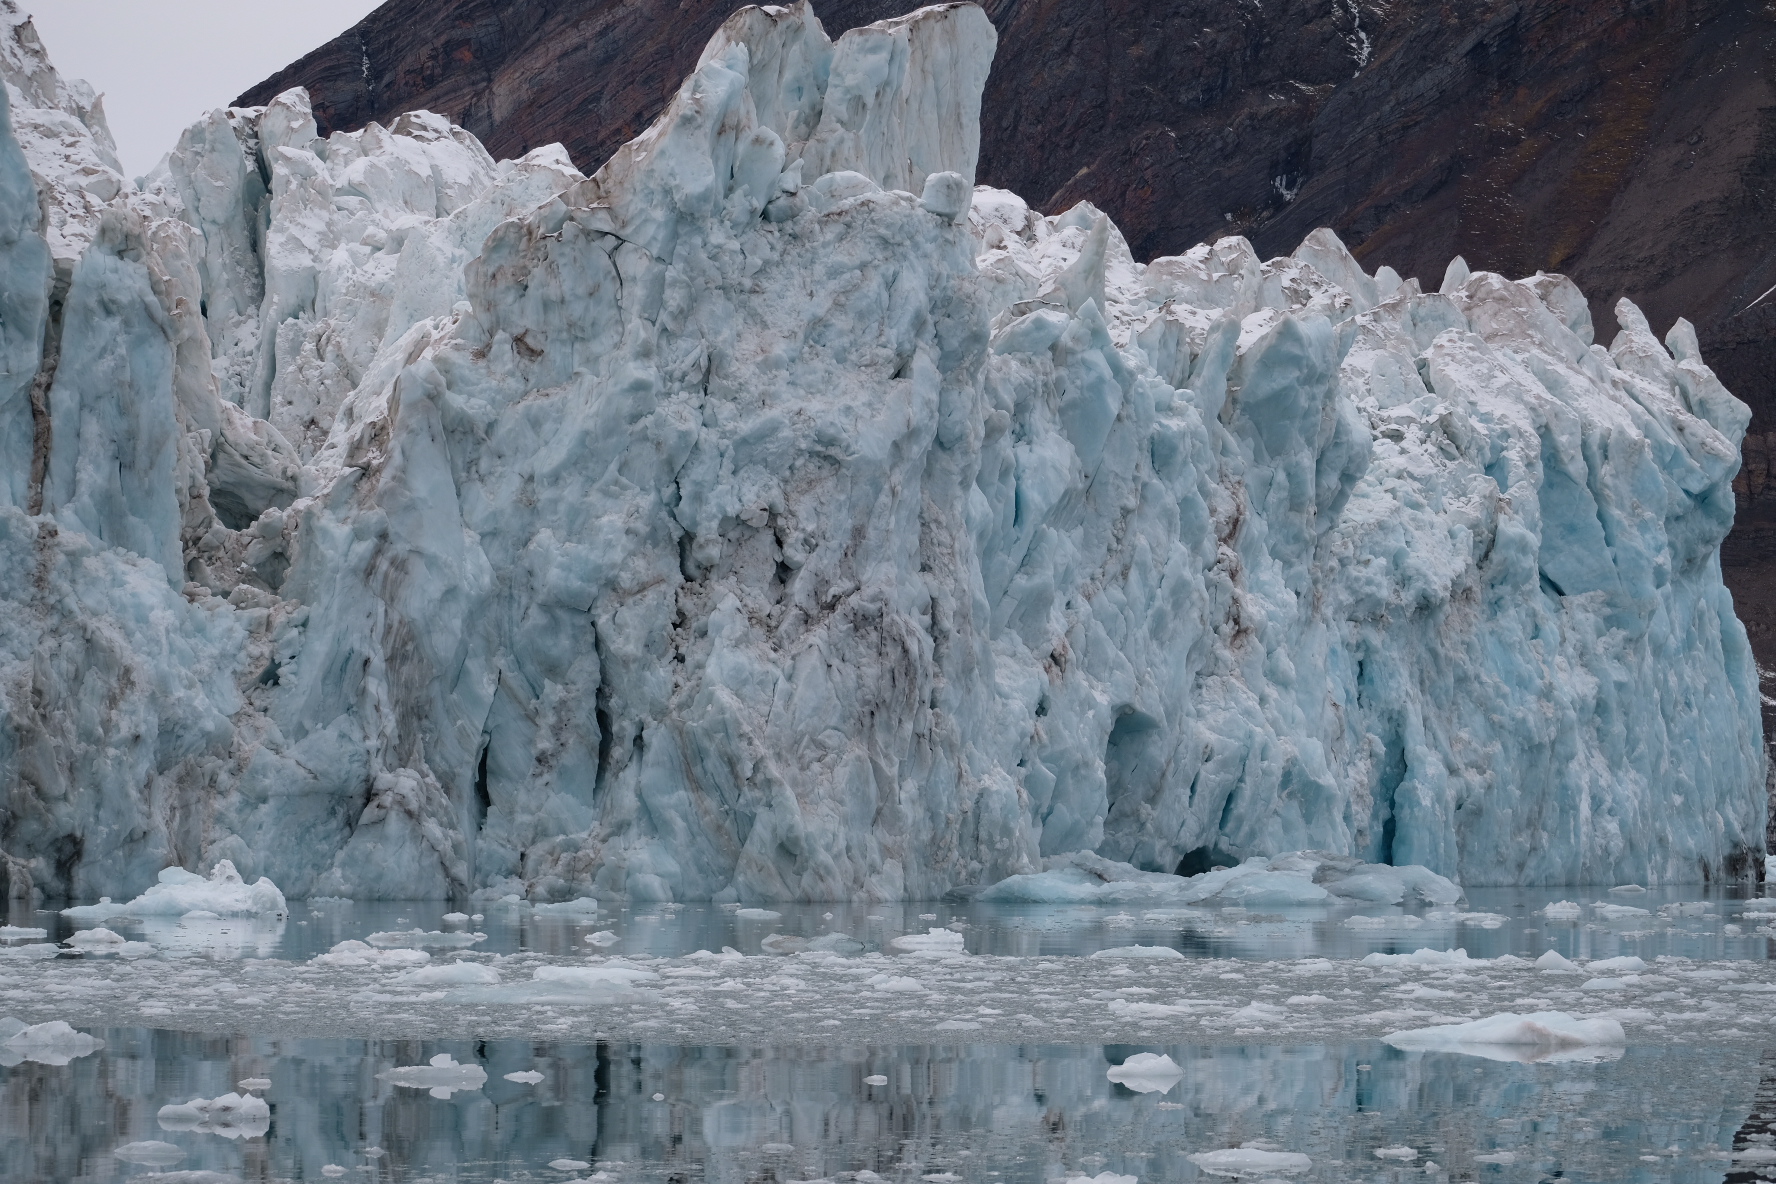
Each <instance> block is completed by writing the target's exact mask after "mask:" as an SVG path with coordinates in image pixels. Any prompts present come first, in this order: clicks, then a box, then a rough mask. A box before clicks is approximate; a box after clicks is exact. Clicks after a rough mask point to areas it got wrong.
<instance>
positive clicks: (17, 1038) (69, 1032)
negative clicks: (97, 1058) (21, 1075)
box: [0, 1016, 105, 1067]
mask: <svg viewBox="0 0 1776 1184" xmlns="http://www.w3.org/2000/svg"><path fill="white" fill-rule="evenodd" d="M104 1047H105V1042H104V1041H103V1040H100V1039H99V1038H98V1037H97V1036H88V1035H87V1034H86V1033H85V1032H78V1031H75V1030H74V1029H73V1028H72V1027H70V1026H69V1025H68V1023H67V1021H66V1020H50V1021H49V1022H48V1023H47V1024H31V1025H29V1026H27V1025H26V1024H24V1023H23V1022H22V1021H20V1020H16V1019H14V1018H12V1017H11V1016H7V1017H6V1018H5V1019H3V1020H0V1065H5V1066H8V1067H10V1066H12V1065H16V1064H18V1063H19V1062H20V1061H32V1062H35V1063H36V1064H39V1065H66V1064H68V1063H69V1062H70V1061H73V1060H76V1059H77V1058H79V1057H84V1056H88V1055H90V1054H92V1053H95V1052H97V1051H98V1050H99V1049H101V1048H104Z"/></svg>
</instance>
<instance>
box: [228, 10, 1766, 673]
mask: <svg viewBox="0 0 1776 1184" xmlns="http://www.w3.org/2000/svg"><path fill="white" fill-rule="evenodd" d="M983 3H984V7H985V9H986V11H987V14H988V15H989V16H990V17H991V18H992V21H993V23H994V25H995V26H996V27H997V29H998V32H999V37H1000V48H999V55H998V58H997V59H996V61H995V63H994V67H993V73H992V76H991V77H990V78H989V80H988V83H987V89H986V94H985V96H984V100H983V105H982V110H983V125H982V132H981V157H980V180H981V181H982V182H984V183H987V184H991V185H996V186H1001V187H1003V188H1006V189H1010V190H1012V191H1014V192H1016V193H1019V194H1022V195H1024V196H1026V197H1027V198H1029V199H1030V201H1031V202H1032V204H1034V205H1035V206H1037V207H1039V208H1041V209H1043V210H1046V211H1049V212H1058V211H1061V210H1064V209H1067V208H1068V207H1070V206H1071V205H1073V203H1074V202H1076V201H1079V200H1082V199H1084V200H1090V201H1092V202H1093V203H1094V204H1096V205H1097V206H1099V207H1100V208H1102V209H1104V210H1105V211H1106V212H1107V213H1109V214H1110V215H1111V216H1112V217H1113V218H1114V219H1115V220H1116V222H1117V223H1118V225H1119V226H1120V227H1121V228H1122V230H1123V232H1124V233H1125V234H1126V235H1127V236H1128V241H1129V245H1130V247H1131V248H1132V250H1133V252H1134V254H1135V256H1136V257H1137V258H1141V259H1148V258H1152V257H1154V256H1157V255H1162V254H1166V253H1170V252H1176V251H1180V250H1183V249H1184V248H1186V247H1188V246H1189V245H1190V244H1191V243H1194V242H1198V241H1203V240H1212V239H1213V238H1215V237H1217V236H1219V235H1225V234H1235V233H1237V234H1241V235H1244V236H1246V237H1248V238H1249V239H1251V240H1252V242H1253V244H1254V245H1255V246H1256V247H1257V248H1258V253H1259V255H1260V256H1269V255H1272V254H1277V253H1281V252H1285V251H1287V250H1289V249H1291V248H1292V247H1293V246H1294V244H1295V243H1297V242H1299V241H1300V240H1301V238H1302V236H1303V235H1305V234H1306V233H1307V232H1309V231H1310V230H1312V229H1314V228H1315V227H1317V226H1329V227H1331V228H1332V229H1334V230H1336V231H1337V232H1338V234H1339V235H1340V237H1341V238H1342V239H1343V240H1344V241H1345V242H1346V243H1348V244H1350V246H1351V249H1352V251H1353V252H1354V254H1355V255H1356V256H1357V258H1358V259H1360V260H1362V262H1363V263H1364V264H1365V266H1367V267H1370V268H1374V267H1377V266H1379V265H1382V264H1387V265H1390V266H1392V267H1393V268H1394V269H1395V270H1397V271H1398V272H1400V273H1401V274H1402V275H1406V276H1414V275H1416V276H1420V277H1422V278H1423V279H1425V280H1426V281H1427V284H1429V285H1430V286H1434V282H1435V280H1436V279H1437V277H1439V276H1440V275H1441V274H1442V270H1443V265H1444V264H1445V263H1446V262H1447V261H1448V259H1449V258H1450V257H1451V256H1452V255H1456V254H1461V255H1463V256H1464V257H1465V258H1466V259H1467V260H1468V262H1469V263H1470V264H1471V265H1473V266H1475V267H1477V268H1486V269H1489V270H1495V271H1499V272H1503V273H1505V274H1507V275H1529V274H1533V273H1535V272H1536V271H1538V270H1547V271H1558V272H1562V273H1564V274H1566V275H1569V276H1571V277H1572V278H1573V279H1574V280H1575V281H1576V282H1577V283H1578V284H1579V286H1580V287H1581V288H1582V289H1583V290H1584V291H1585V292H1587V293H1588V294H1589V295H1590V297H1591V301H1592V308H1591V311H1592V316H1593V319H1594V320H1595V322H1596V323H1597V324H1598V325H1599V326H1600V330H1601V329H1603V328H1607V327H1609V326H1611V325H1612V324H1613V320H1612V316H1611V311H1610V310H1611V309H1612V307H1613V305H1614V303H1615V301H1616V300H1617V299H1618V298H1620V297H1623V296H1627V297H1630V298H1631V299H1633V300H1634V301H1635V302H1636V303H1637V304H1638V305H1639V306H1640V307H1641V308H1642V309H1644V310H1645V311H1646V313H1647V316H1648V317H1649V319H1650V320H1651V322H1652V324H1653V325H1654V326H1655V327H1656V328H1658V329H1659V330H1660V331H1663V329H1664V328H1665V327H1666V326H1668V325H1669V324H1671V322H1672V321H1673V320H1674V319H1675V318H1676V317H1678V316H1685V317H1688V318H1689V319H1690V320H1692V321H1693V322H1695V324H1696V326H1697V329H1698V333H1699V336H1700V339H1701V343H1702V348H1703V350H1704V352H1705V354H1706V355H1707V357H1708V358H1709V360H1710V363H1711V365H1712V366H1713V367H1714V368H1715V369H1716V370H1717V371H1718V372H1719V373H1720V375H1721V377H1722V380H1723V381H1724V382H1725V383H1726V385H1727V386H1728V388H1729V389H1731V390H1733V391H1735V392H1736V393H1737V394H1739V395H1740V397H1742V398H1743V399H1745V400H1746V401H1747V402H1748V403H1750V405H1751V406H1752V408H1753V411H1754V418H1753V423H1752V427H1751V431H1750V434H1749V436H1748V437H1747V441H1746V457H1747V464H1746V471H1745V473H1744V475H1743V476H1742V477H1741V479H1740V481H1739V483H1738V485H1737V487H1736V490H1737V492H1738V495H1739V500H1740V506H1739V520H1738V527H1737V530H1736V533H1735V536H1734V537H1733V539H1731V540H1730V541H1729V543H1728V544H1727V547H1726V548H1725V550H1724V552H1723V559H1724V562H1725V563H1726V564H1727V567H1728V579H1729V582H1730V583H1732V584H1733V585H1734V588H1735V592H1736V596H1737V599H1738V602H1739V603H1740V605H1741V608H1742V611H1743V612H1744V613H1745V615H1746V618H1747V623H1748V625H1749V627H1750V628H1751V632H1752V637H1753V642H1754V644H1756V645H1759V646H1760V648H1761V649H1762V650H1763V652H1764V653H1765V654H1766V660H1765V663H1764V664H1765V665H1776V596H1771V595H1769V594H1768V593H1766V592H1765V591H1764V589H1765V588H1766V587H1767V586H1768V584H1767V582H1766V576H1767V575H1776V484H1773V483H1772V482H1771V480H1770V476H1769V474H1770V468H1771V462H1770V454H1771V453H1772V451H1776V296H1771V297H1770V298H1768V299H1765V300H1763V301H1762V302H1761V303H1759V302H1758V297H1759V296H1760V294H1762V293H1764V292H1765V291H1766V290H1767V289H1769V288H1770V287H1772V286H1773V285H1776V250H1773V249H1772V245H1771V239H1770V237H1769V234H1768V225H1769V220H1770V217H1771V213H1772V207H1773V206H1776V90H1773V88H1772V77H1773V76H1776V75H1773V74H1772V67H1773V65H1776V10H1773V9H1772V7H1771V6H1770V5H1767V4H1752V3H1745V2H1743V0H1633V2H1626V0H1479V2H1477V3H1474V4H1466V5H1461V6H1455V5H1451V4H1449V3H1447V2H1446V0H1393V2H1392V3H1386V4H1383V3H1378V2H1375V0H1272V2H1270V3H1266V4H1264V5H1239V4H1227V3H1223V2H1221V0H983ZM914 7H916V5H915V4H914V3H912V2H911V0H817V2H816V4H815V8H816V10H817V11H818V13H819V15H820V18H821V20H822V21H823V22H824V23H825V25H826V26H827V29H828V31H829V32H830V33H831V34H832V35H834V36H837V35H838V34H839V33H840V32H841V31H843V30H845V29H848V28H851V27H854V26H856V25H860V24H864V23H867V22H869V21H873V20H877V19H880V18H882V17H885V16H891V15H896V14H899V13H904V12H907V11H910V10H911V9H912V8H914ZM727 12H728V0H682V2H680V3H676V4H668V3H665V2H664V0H648V2H645V3H639V4H637V3H620V2H618V0H520V2H517V3H495V2H494V0H449V2H447V3H442V4H435V3H421V2H420V0H391V3H388V4H386V5H384V6H383V7H382V8H380V9H378V10H377V11H376V12H375V13H374V14H372V15H371V16H370V17H368V18H366V19H365V20H364V21H363V22H362V23H361V24H359V25H358V26H356V27H355V28H353V29H351V30H350V31H348V32H347V33H345V34H343V35H342V36H341V37H339V38H337V39H335V40H334V41H333V42H331V43H329V44H328V45H326V46H323V47H322V48H321V49H319V50H316V51H315V52H314V53H312V54H310V55H308V56H307V57H305V58H303V59H302V60H301V61H299V62H296V63H295V64H293V65H292V66H290V67H289V68H288V69H286V70H284V71H283V72H282V73H280V74H278V75H277V76H276V77H275V78H272V79H269V80H267V81H266V82H265V83H264V84H262V85H261V86H259V87H256V88H255V89H254V90H252V91H250V92H248V93H247V94H246V95H243V96H242V97H241V99H240V100H239V101H240V102H241V103H242V104H247V103H263V102H266V101H267V100H269V99H270V98H271V97H272V96H273V95H275V94H277V93H278V92H279V91H281V90H283V89H285V88H286V87H290V86H296V85H301V86H305V87H307V88H308V89H309V92H310V94H311V95H312V96H313V97H314V101H315V115H316V120H317V122H318V123H319V124H320V127H321V129H322V131H323V132H326V131H330V130H334V129H345V128H355V127H359V126H362V125H363V124H364V123H365V122H367V121H369V120H373V119H374V120H381V121H383V122H387V121H388V120H390V119H392V118H394V117H395V116H397V115H398V114H400V113H401V112H403V111H407V110H410V109H412V108H416V107H424V108H428V109H430V110H434V111H438V112H442V113H444V114H447V115H449V116H451V117H452V118H453V119H456V120H457V121H459V122H460V123H461V124H462V125H463V126H464V127H466V128H467V129H468V130H470V131H471V132H473V133H474V134H475V135H477V136H478V137H480V138H481V139H482V140H483V141H484V142H485V143H486V144H487V145H488V147H489V149H490V150H491V151H492V152H493V153H494V155H496V156H516V155H519V154H521V153H523V152H525V151H528V150H529V149H531V148H533V147H535V146H537V145H540V144H546V143H550V142H552V141H557V140H559V141H560V142H562V143H563V144H565V145H566V146H567V148H568V149H569V151H570V152H571V153H572V154H573V157H574V160H575V162H576V163H577V164H578V165H579V166H580V167H581V168H582V169H586V170H588V171H589V170H591V169H593V168H596V167H597V166H598V165H600V164H602V163H603V162H604V160H605V159H606V158H607V157H608V156H609V155H610V154H611V153H612V152H613V151H615V150H616V148H617V147H618V146H619V145H620V144H622V143H623V142H624V141H626V140H627V139H629V138H630V137H631V136H633V135H635V134H636V133H637V132H639V131H640V130H641V129H642V128H643V127H645V126H646V125H647V123H648V122H649V121H650V120H651V119H653V118H654V116H655V115H657V114H658V113H659V112H660V111H661V110H663V109H664V107H665V104H666V102H667V100H668V99H669V98H670V96H671V93H672V89H673V88H674V87H675V86H676V85H677V83H678V80H679V79H680V78H681V77H682V76H683V75H684V73H686V72H687V71H688V70H689V69H690V68H691V67H692V66H693V65H694V64H695V60H696V55H697V53H698V47H700V46H701V45H702V44H703V42H704V40H705V39H706V38H707V37H708V36H709V34H710V33H711V32H713V31H714V29H715V28H716V26H717V25H718V24H719V23H720V22H721V21H722V20H723V19H724V18H725V17H726V15H727Z"/></svg>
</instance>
